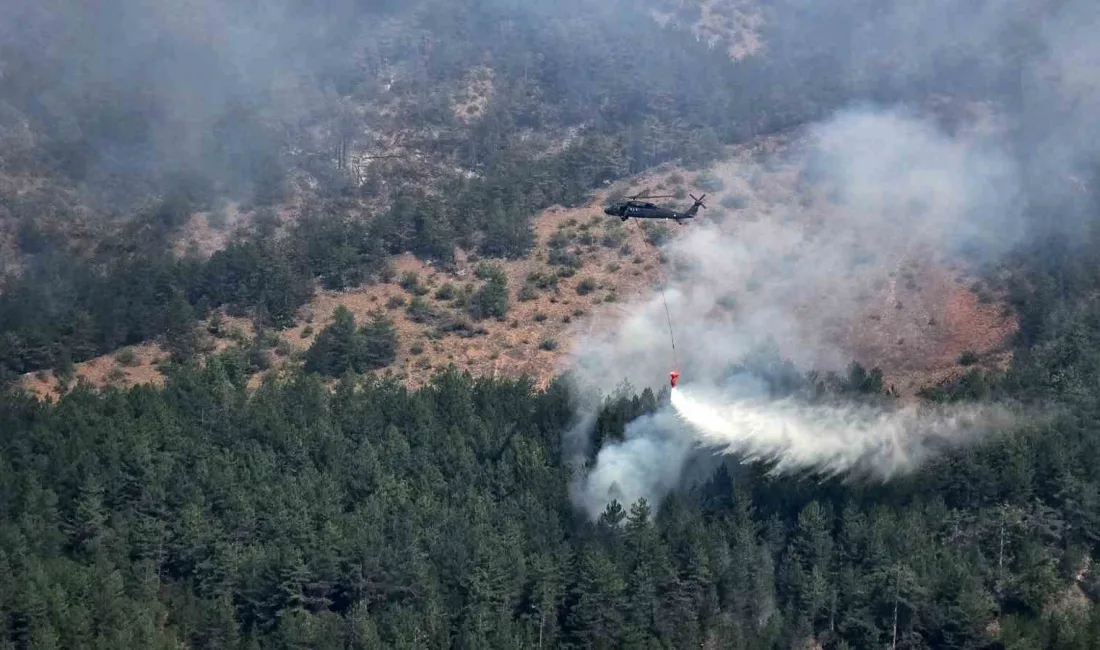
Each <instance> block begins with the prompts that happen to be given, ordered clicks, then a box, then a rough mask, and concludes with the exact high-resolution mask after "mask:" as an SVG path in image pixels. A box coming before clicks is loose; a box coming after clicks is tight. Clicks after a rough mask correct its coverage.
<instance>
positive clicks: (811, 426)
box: [671, 389, 1012, 480]
mask: <svg viewBox="0 0 1100 650" xmlns="http://www.w3.org/2000/svg"><path fill="white" fill-rule="evenodd" d="M671 402H672V406H673V407H674V408H675V409H676V413H677V414H678V415H679V416H680V417H682V418H683V419H684V420H685V421H686V422H688V423H690V424H691V425H692V427H693V431H694V433H695V437H696V439H697V441H698V442H699V444H700V445H702V446H705V447H710V448H713V449H714V450H716V451H719V452H721V453H724V454H737V455H740V456H742V457H744V458H745V459H747V460H764V461H773V462H774V463H775V465H774V468H773V470H772V471H773V473H775V474H785V473H789V472H796V471H803V470H811V471H817V472H821V473H824V474H829V475H838V474H842V473H846V472H853V473H857V474H864V475H866V476H868V477H870V478H875V479H881V480H888V479H890V478H893V477H894V476H896V475H899V474H904V473H907V472H909V471H912V470H914V469H916V468H917V467H919V466H920V464H921V463H922V462H924V461H925V460H927V459H928V458H930V457H931V456H933V455H935V454H936V453H937V452H938V451H941V450H942V449H944V448H945V447H948V446H953V445H957V444H960V443H963V442H966V441H968V440H970V439H972V438H974V437H976V436H977V435H979V434H980V433H981V432H982V431H985V430H988V429H989V428H990V427H995V426H1007V425H1008V424H1011V423H1012V418H1011V416H1010V415H1009V413H1008V412H1007V411H1006V410H1002V409H1000V408H992V407H980V406H977V405H961V406H950V407H944V408H938V409H935V410H932V409H931V408H930V407H928V406H922V405H917V404H912V405H909V406H906V407H904V408H901V409H897V410H884V409H879V408H874V407H871V406H862V405H854V404H848V405H833V404H830V405H811V404H800V403H798V402H797V401H796V400H793V399H783V400H777V401H768V400H750V399H729V398H726V399H724V400H723V399H722V398H720V397H718V396H716V395H706V394H704V393H700V392H695V391H692V390H690V389H679V390H674V391H672V396H671Z"/></svg>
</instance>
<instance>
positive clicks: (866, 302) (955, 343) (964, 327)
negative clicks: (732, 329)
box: [24, 138, 1015, 395]
mask: <svg viewBox="0 0 1100 650" xmlns="http://www.w3.org/2000/svg"><path fill="white" fill-rule="evenodd" d="M789 144H790V143H787V142H784V141H783V140H782V139H780V138H769V139H763V140H760V141H758V142H756V143H754V144H753V145H751V146H745V147H739V148H736V149H733V150H731V152H730V156H729V157H728V158H727V159H726V160H725V161H724V162H721V163H719V164H717V165H715V166H713V167H712V168H710V169H707V170H703V171H696V172H692V171H687V170H684V169H681V168H676V167H672V166H665V167H663V168H659V169H656V170H653V171H652V172H650V173H647V174H644V175H641V176H639V177H635V178H632V179H630V182H628V183H621V184H616V185H614V186H609V187H607V188H605V189H604V190H601V191H599V192H595V193H594V194H593V196H592V199H591V201H590V202H589V203H588V204H587V205H584V206H580V207H576V208H570V209H565V208H561V207H555V208H551V209H548V210H545V211H544V212H542V213H541V214H540V215H539V216H538V217H537V219H536V220H535V222H534V223H535V234H536V237H537V243H536V246H535V248H534V250H533V252H532V254H531V255H530V256H528V257H527V258H526V259H522V260H516V261H504V260H481V259H478V258H477V257H476V256H474V255H471V254H469V253H467V252H465V251H462V250H459V251H458V254H457V255H456V260H455V264H454V265H453V268H452V269H451V270H444V269H442V268H440V267H438V266H433V265H431V264H429V263H425V262H423V261H421V260H418V259H417V258H415V257H413V256H412V255H408V254H406V255H402V256H399V257H398V258H396V259H395V260H394V264H393V271H394V272H393V277H392V279H391V280H390V281H389V282H383V283H378V284H373V285H365V286H361V287H357V288H352V289H348V290H344V291H318V293H317V294H316V295H315V297H314V298H313V300H312V301H311V302H310V304H309V305H308V306H307V307H306V308H304V309H302V310H301V317H300V319H299V322H298V323H297V324H296V325H295V326H293V327H291V328H288V329H285V330H283V331H280V332H278V333H277V335H278V337H279V340H278V341H277V342H272V343H271V345H269V350H268V353H267V354H268V356H269V359H270V363H271V367H272V368H273V369H278V368H280V367H282V366H283V365H284V364H286V363H288V362H296V361H297V360H300V358H301V353H303V352H304V351H305V350H306V349H308V347H309V346H310V345H311V343H312V342H313V340H314V337H315V336H316V334H317V333H318V332H319V331H320V330H321V329H322V328H323V327H324V326H326V325H327V324H328V323H329V322H330V321H331V319H332V314H333V312H334V311H335V309H336V307H337V306H338V305H344V306H345V307H347V308H348V309H349V310H350V311H351V312H352V313H353V314H354V315H355V317H356V320H357V322H359V323H364V322H366V320H367V319H369V318H370V316H371V314H373V313H376V312H378V311H382V312H384V313H385V314H386V315H387V316H388V317H389V318H391V319H392V320H393V322H394V325H395V327H396V329H397V331H398V334H399V347H398V354H397V358H396V361H395V362H394V363H393V364H392V365H391V366H390V367H389V368H387V369H385V372H391V373H394V374H395V375H396V376H397V377H399V378H400V379H402V380H404V381H405V382H406V383H407V384H409V385H410V386H418V385H421V384H423V383H424V382H425V381H426V380H427V379H428V378H429V377H430V376H431V375H432V374H433V373H434V372H436V371H437V370H439V369H441V368H445V367H447V366H448V365H450V364H452V363H453V364H454V365H455V366H456V367H458V368H459V369H461V370H468V371H470V372H472V373H475V374H491V375H502V376H511V377H514V376H518V375H521V374H526V375H529V376H531V377H533V378H534V379H535V380H536V381H537V382H538V383H540V384H545V383H546V382H547V381H549V379H550V378H552V377H553V376H554V374H555V373H557V372H559V371H560V370H561V367H560V361H559V358H560V354H561V353H562V352H564V351H566V350H568V349H569V346H570V345H571V344H572V342H573V341H575V340H576V338H577V337H579V336H584V334H585V332H587V331H592V328H604V327H607V326H608V324H610V323H614V322H615V320H616V319H617V318H618V317H619V314H620V313H621V310H622V305H623V303H625V302H629V301H631V300H634V299H637V298H639V297H643V296H648V295H652V294H651V291H652V290H653V289H654V288H655V287H656V286H657V285H658V283H659V282H660V281H661V279H662V277H667V274H669V273H673V272H674V270H673V268H672V267H671V266H670V265H669V264H668V263H667V261H666V263H662V262H661V259H660V256H659V255H658V253H657V251H656V249H655V248H654V247H653V246H652V245H651V244H650V243H648V242H647V232H649V230H650V229H651V228H652V229H655V230H654V231H653V236H660V235H661V234H662V233H667V235H669V236H671V237H672V238H678V237H683V236H685V235H686V234H687V233H689V232H691V229H692V228H696V227H699V226H700V225H701V224H705V223H711V224H715V225H717V226H718V227H720V228H722V229H723V230H728V231H729V232H732V233H735V234H736V236H737V237H738V238H741V239H743V240H744V241H746V242H749V245H750V247H751V248H754V249H759V250H761V251H765V250H768V248H767V247H775V250H774V256H778V257H780V258H783V259H787V258H789V259H796V256H798V255H809V256H811V257H810V258H809V259H807V262H806V263H812V255H814V250H815V249H814V248H812V245H811V247H810V248H805V247H806V246H808V245H810V244H806V242H807V241H810V242H811V244H812V241H813V240H812V238H806V237H803V236H802V235H800V236H799V237H794V238H792V237H789V236H788V235H787V234H784V233H785V232H786V231H783V230H777V229H783V228H788V229H789V228H795V227H796V228H797V232H804V231H805V232H813V231H814V229H815V228H822V227H826V228H827V227H828V226H827V224H826V225H825V226H823V225H822V224H823V223H826V220H827V219H828V218H830V217H829V213H828V207H827V205H824V204H823V205H818V204H817V203H815V199H814V198H813V197H812V196H808V195H806V194H805V192H804V191H802V190H800V189H799V186H798V184H799V178H798V173H797V166H796V165H794V164H790V165H783V164H764V165H762V164H760V163H759V162H758V161H760V160H762V159H769V157H771V156H774V155H775V154H776V153H778V152H780V151H782V150H783V149H784V148H785V147H787V146H789ZM700 186H701V187H700ZM643 189H648V190H650V191H651V192H654V193H656V192H662V193H663V192H669V193H674V194H676V195H677V196H681V195H682V196H685V197H686V195H687V194H688V193H689V192H690V193H694V194H696V195H698V194H699V193H700V192H709V194H708V197H707V204H708V209H706V210H704V211H702V212H701V216H700V219H699V220H698V221H699V223H698V224H688V225H685V226H682V227H679V226H676V225H675V224H670V225H664V224H659V225H650V224H643V223H637V222H629V223H627V224H622V223H620V222H619V221H618V219H615V218H613V217H608V216H606V215H604V214H603V212H602V207H603V205H604V203H605V202H606V201H608V200H610V199H611V198H613V197H616V196H623V195H626V194H632V193H636V192H639V191H641V190H643ZM689 200H690V199H687V198H685V199H683V200H681V199H673V200H672V201H671V203H672V204H673V205H677V206H682V205H684V204H686V203H687V201H689ZM803 204H805V205H806V206H808V207H804V208H800V209H801V211H799V212H795V213H790V212H788V211H785V210H786V208H789V207H790V206H792V205H798V206H803ZM230 210H232V207H231V208H230ZM832 218H839V217H836V216H835V215H833V217H832ZM792 219H793V220H794V221H792ZM837 227H838V228H839V227H840V224H839V222H838V225H837ZM189 232H194V233H198V232H199V231H197V230H192V231H189ZM791 232H794V231H791ZM212 237H213V235H210V234H207V235H205V236H202V237H199V238H198V239H199V241H203V242H207V244H206V245H205V246H203V248H206V249H207V251H209V247H210V246H211V245H213V241H212ZM788 242H793V243H791V244H790V245H788ZM800 247H802V248H800ZM899 250H900V249H899ZM888 252H889V251H888ZM769 254H770V251H769ZM563 258H568V259H566V261H565V263H563ZM763 259H765V256H763V255H762V256H761V260H763ZM483 262H484V263H489V264H495V265H499V266H500V268H502V269H503V271H504V273H505V274H506V276H507V281H508V293H509V305H508V311H507V314H506V316H505V317H504V318H503V319H496V318H488V319H483V320H474V319H472V318H471V317H470V316H469V314H468V313H467V309H466V308H465V307H464V306H463V304H462V299H461V297H460V296H462V295H469V293H471V292H472V291H473V290H474V288H475V287H476V286H478V285H479V284H480V283H481V281H480V280H479V279H478V278H477V277H476V274H477V269H478V266H479V264H481V263H483ZM761 265H762V266H764V263H763V262H761ZM743 270H744V272H745V274H746V276H745V277H746V278H748V281H747V282H746V283H745V284H746V285H748V288H744V287H743V288H742V289H740V290H739V291H735V293H734V294H733V295H734V297H735V298H736V303H737V304H736V305H735V304H730V305H726V306H720V307H719V308H720V309H726V310H728V311H730V312H731V313H733V314H734V315H735V316H736V314H737V310H739V309H752V308H754V307H753V304H754V302H753V301H758V302H760V301H762V304H769V305H771V304H779V303H781V302H782V303H784V308H786V309H788V310H789V311H790V313H795V314H798V320H799V321H800V324H801V327H802V329H803V330H807V331H816V332H819V333H820V337H819V338H821V339H822V340H824V341H826V342H828V343H829V344H831V345H835V346H836V348H837V349H838V350H839V351H840V354H841V356H842V357H844V358H845V359H848V360H855V361H858V362H860V363H861V364H863V365H865V366H866V367H875V366H877V367H880V368H881V369H882V370H883V372H884V374H885V379H886V381H887V382H888V383H889V384H892V385H894V387H895V388H896V389H897V390H898V391H900V392H902V393H904V394H912V393H915V392H916V391H917V390H919V389H920V388H921V387H922V386H925V385H928V384H930V383H935V382H939V381H942V380H944V379H947V378H949V377H951V376H953V375H955V374H958V373H961V372H965V371H967V370H969V369H970V368H971V367H973V365H974V364H979V365H980V366H981V367H985V368H987V369H990V370H995V369H998V368H1003V367H1004V364H1005V363H1006V361H1007V358H1008V357H1007V355H1008V353H1007V352H1006V351H1005V350H1006V347H1005V344H1006V341H1007V337H1008V336H1009V335H1010V334H1011V333H1012V332H1013V331H1014V328H1015V321H1014V318H1013V315H1012V313H1011V312H1010V311H1009V310H1008V309H1007V308H1006V307H1005V306H1004V303H1003V301H1002V300H1000V299H999V297H998V296H996V295H994V294H993V293H991V292H989V291H987V290H985V289H982V288H981V287H980V286H977V285H975V284H974V280H972V279H970V278H968V277H967V272H966V269H964V268H962V267H960V266H958V265H957V264H955V263H953V262H950V261H947V260H944V259H941V258H940V257H938V256H937V255H936V254H935V251H933V250H927V249H921V248H919V247H918V248H913V249H911V250H908V249H906V250H904V252H902V253H899V254H884V255H880V256H879V257H877V258H876V259H875V260H872V261H867V260H863V261H861V262H860V263H859V264H855V265H853V267H852V268H851V269H848V270H847V271H846V272H847V275H846V276H845V277H843V278H834V279H829V280H828V281H827V282H825V281H822V283H821V284H816V283H811V284H808V285H806V286H804V287H801V288H800V289H799V290H798V291H793V292H789V291H786V290H783V291H769V289H770V288H772V285H771V284H769V282H771V281H772V280H769V279H768V277H767V276H765V275H761V273H763V272H768V271H767V269H753V268H745V269H743ZM783 273H788V274H789V273H790V271H789V269H788V270H785V271H783ZM780 277H781V275H775V276H774V278H775V279H773V280H774V281H778V280H777V279H778V278H780ZM735 280H736V279H735V278H730V282H731V284H730V285H729V290H731V291H734V290H735V289H736V282H735ZM761 282H763V284H760V283H761ZM753 283H756V284H760V286H759V287H753V286H752V285H753ZM775 286H776V287H779V285H775ZM822 290H828V291H832V292H839V293H836V295H835V296H834V298H835V300H830V302H838V303H842V304H844V305H846V306H849V305H850V307H846V308H845V310H838V309H835V308H830V309H822V304H823V296H822V295H821V293H820V291H822ZM414 299H415V300H416V301H417V306H416V308H415V309H410V306H411V303H412V301H413V300H414ZM234 330H235V332H234ZM251 336H252V331H251V326H250V324H249V323H247V322H246V321H236V322H232V319H227V318H225V317H224V316H222V324H221V326H220V328H219V334H218V336H216V337H215V340H214V341H212V342H211V343H210V347H216V348H217V349H223V348H224V347H226V346H230V345H238V344H248V343H249V340H250V337H251ZM779 343H780V345H781V347H783V344H784V341H783V340H780V341H779ZM685 345H690V343H685ZM791 351H792V350H784V352H787V353H789V352H791ZM116 356H117V355H116ZM163 356H165V354H164V353H163V352H158V351H157V350H156V348H155V347H153V346H142V347H141V348H140V349H139V351H138V354H137V355H136V357H137V363H136V364H134V365H132V366H127V365H126V364H124V363H122V362H120V361H117V360H115V357H101V358H99V359H95V360H92V361H89V362H87V363H83V364H78V365H77V367H76V371H75V376H76V377H80V378H83V379H85V380H87V381H90V382H92V383H94V384H100V385H102V384H105V383H111V382H115V383H121V384H125V383H133V382H145V381H157V380H159V379H158V377H159V374H158V373H157V371H156V366H155V360H156V359H158V358H162V357H163ZM116 368H117V370H116ZM257 379H258V378H257ZM55 384H56V382H55V381H54V380H53V378H52V376H51V375H50V374H49V373H38V374H37V375H34V374H32V375H28V376H26V377H25V378H24V385H25V386H26V387H28V388H30V389H31V390H33V391H34V392H35V393H37V394H40V395H43V394H47V393H49V392H51V391H52V390H53V388H54V386H55Z"/></svg>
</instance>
